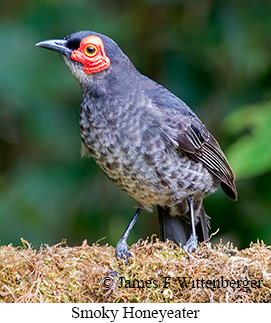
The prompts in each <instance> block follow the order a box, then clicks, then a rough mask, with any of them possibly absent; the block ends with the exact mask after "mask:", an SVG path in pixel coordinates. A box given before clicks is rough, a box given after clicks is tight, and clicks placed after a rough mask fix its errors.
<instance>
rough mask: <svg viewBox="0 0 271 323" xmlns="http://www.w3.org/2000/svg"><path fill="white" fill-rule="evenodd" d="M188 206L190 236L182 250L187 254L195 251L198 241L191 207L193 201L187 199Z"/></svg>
mask: <svg viewBox="0 0 271 323" xmlns="http://www.w3.org/2000/svg"><path fill="white" fill-rule="evenodd" d="M187 202H188V205H189V211H190V223H191V229H192V232H191V235H190V237H189V239H188V240H187V242H186V244H185V246H184V249H185V250H187V251H188V252H189V253H191V252H192V251H194V250H197V248H198V239H197V236H196V226H195V215H194V207H193V199H192V198H188V199H187Z"/></svg>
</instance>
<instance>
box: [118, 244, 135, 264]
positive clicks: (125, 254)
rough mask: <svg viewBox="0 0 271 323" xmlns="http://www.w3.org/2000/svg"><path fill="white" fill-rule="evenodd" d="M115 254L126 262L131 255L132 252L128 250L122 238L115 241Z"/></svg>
mask: <svg viewBox="0 0 271 323" xmlns="http://www.w3.org/2000/svg"><path fill="white" fill-rule="evenodd" d="M116 254H117V258H118V259H120V258H122V259H124V260H125V262H126V264H127V260H128V258H129V257H131V255H132V254H131V252H130V251H129V250H128V246H127V243H126V241H125V240H124V239H120V240H119V242H118V243H117V246H116Z"/></svg>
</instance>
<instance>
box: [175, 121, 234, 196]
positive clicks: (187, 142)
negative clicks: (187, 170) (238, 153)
mask: <svg viewBox="0 0 271 323" xmlns="http://www.w3.org/2000/svg"><path fill="white" fill-rule="evenodd" d="M178 125H179V127H180V130H179V132H178V137H177V141H178V144H179V146H180V148H181V149H182V150H183V151H184V152H185V153H187V154H188V155H189V157H190V158H192V159H194V160H196V161H200V162H202V164H203V165H204V166H205V167H206V168H207V169H208V170H209V171H210V172H211V173H212V174H213V175H215V176H216V177H217V178H218V179H219V180H221V187H222V189H223V190H224V192H225V193H226V194H227V195H228V196H229V197H230V198H231V199H233V200H236V199H237V190H236V187H235V182H234V181H235V179H234V174H233V171H232V169H231V167H230V165H229V163H228V161H227V159H226V157H225V155H224V153H223V151H222V150H221V148H220V146H219V144H218V142H217V141H216V139H215V138H214V137H213V136H212V135H211V133H210V132H209V131H208V130H207V128H206V127H205V126H204V125H203V124H202V122H201V121H200V120H199V119H198V118H197V117H196V116H193V117H191V116H190V117H189V118H188V117H184V118H183V119H182V120H181V122H180V123H179V124H178Z"/></svg>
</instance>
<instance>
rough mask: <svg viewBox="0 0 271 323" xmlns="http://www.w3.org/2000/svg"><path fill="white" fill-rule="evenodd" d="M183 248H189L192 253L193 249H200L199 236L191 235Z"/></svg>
mask: <svg viewBox="0 0 271 323" xmlns="http://www.w3.org/2000/svg"><path fill="white" fill-rule="evenodd" d="M183 248H184V250H187V251H188V252H189V253H192V252H193V251H197V249H198V239H197V237H193V236H190V238H189V239H188V240H187V242H186V244H185V246H184V247H183Z"/></svg>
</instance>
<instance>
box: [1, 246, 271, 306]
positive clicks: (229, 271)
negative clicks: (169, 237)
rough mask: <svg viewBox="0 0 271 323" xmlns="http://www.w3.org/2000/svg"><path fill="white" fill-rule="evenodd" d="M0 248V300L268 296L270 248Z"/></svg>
mask: <svg viewBox="0 0 271 323" xmlns="http://www.w3.org/2000/svg"><path fill="white" fill-rule="evenodd" d="M22 241H23V247H17V248H14V247H13V246H12V245H8V246H2V247H0V301H1V302H271V247H270V246H266V245H265V244H264V243H255V244H251V245H250V247H249V248H247V249H244V250H240V251H239V250H237V248H234V247H233V246H232V245H231V244H229V243H228V244H226V245H225V244H218V245H211V244H210V243H206V244H202V245H200V246H199V249H198V251H197V252H194V253H193V254H191V255H188V254H187V253H186V252H185V251H183V250H182V249H181V248H178V247H176V246H173V245H172V244H171V243H169V242H166V243H163V242H161V241H159V240H156V241H154V242H153V241H148V240H145V241H142V240H141V241H139V242H138V243H136V244H134V245H132V246H131V248H130V251H131V252H132V257H131V258H130V259H129V262H128V264H127V265H126V264H125V262H124V261H123V260H117V259H116V257H115V249H114V248H113V247H111V246H108V245H105V246H98V245H92V246H89V245H87V242H86V241H84V242H83V244H82V246H79V247H68V246H66V245H65V244H64V243H61V244H58V245H55V246H52V247H50V246H43V247H41V248H40V250H38V251H36V250H34V249H32V248H31V246H30V245H29V243H27V242H26V241H25V240H22Z"/></svg>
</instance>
